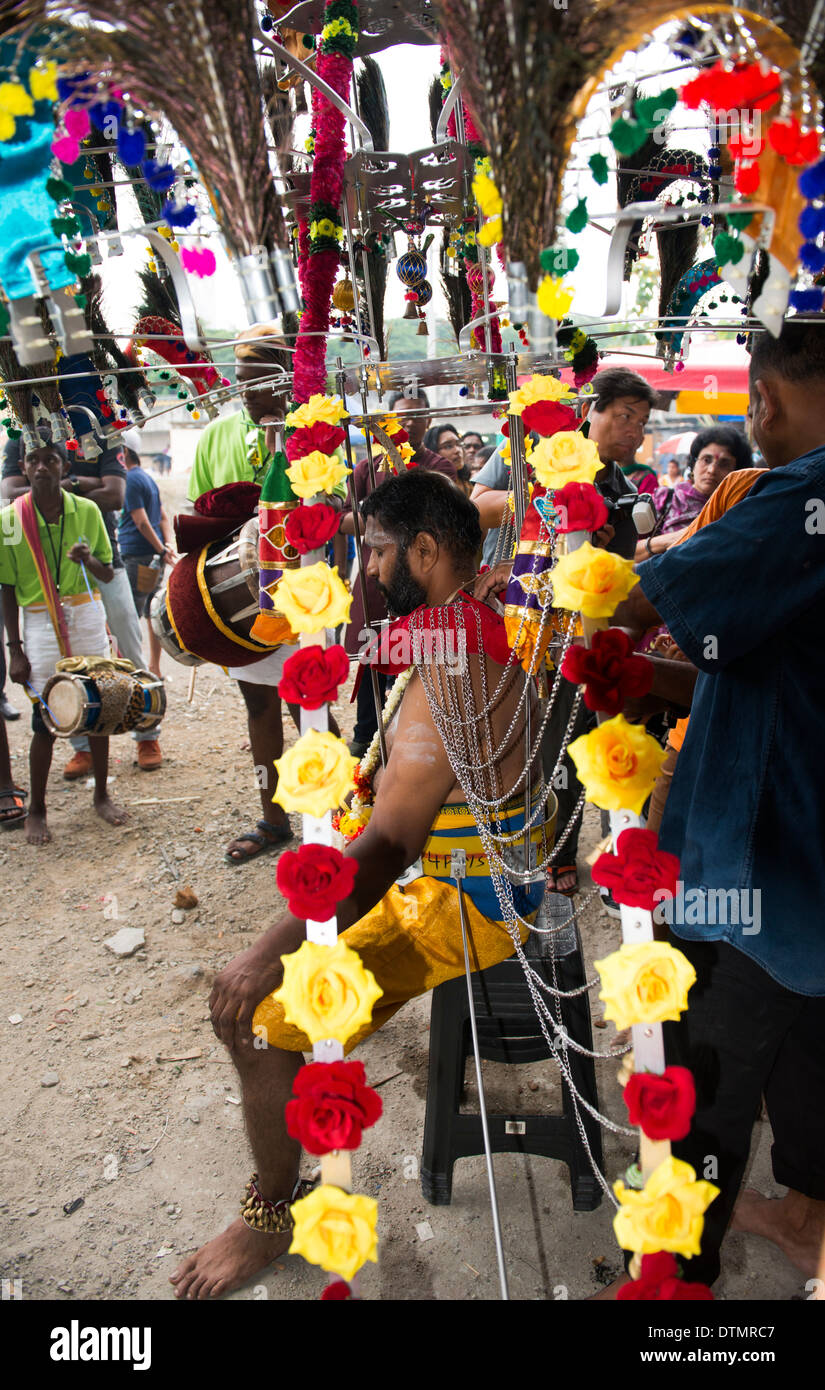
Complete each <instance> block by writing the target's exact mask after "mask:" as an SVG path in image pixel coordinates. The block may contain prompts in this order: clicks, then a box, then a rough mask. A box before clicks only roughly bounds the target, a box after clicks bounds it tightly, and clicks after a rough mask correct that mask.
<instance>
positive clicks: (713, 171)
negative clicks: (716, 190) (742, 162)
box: [708, 164, 722, 179]
mask: <svg viewBox="0 0 825 1390" xmlns="http://www.w3.org/2000/svg"><path fill="white" fill-rule="evenodd" d="M708 175H709V177H710V178H712V179H721V177H722V166H721V165H720V164H711V166H710V168H709V169H708Z"/></svg>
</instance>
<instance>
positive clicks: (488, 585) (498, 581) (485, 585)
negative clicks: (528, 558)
mask: <svg viewBox="0 0 825 1390" xmlns="http://www.w3.org/2000/svg"><path fill="white" fill-rule="evenodd" d="M512 573H513V562H512V560H501V561H499V563H498V564H497V565H496V566H495V567H494V568H493V569H491V570H486V571H485V573H484V574H479V575H478V576H477V577H476V579H475V580H474V581H473V583H472V584H471V585H470V593H471V594H472V595H473V598H477V599H478V601H479V603H484V602H485V600H486V599H487V598H489V597H490V595H491V594H497V593H498V592H499V590H500V589H506V588H507V585H508V584H509V582H510V575H511V574H512Z"/></svg>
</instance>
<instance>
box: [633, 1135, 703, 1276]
mask: <svg viewBox="0 0 825 1390" xmlns="http://www.w3.org/2000/svg"><path fill="white" fill-rule="evenodd" d="M613 1191H614V1192H615V1194H616V1196H617V1197H618V1199H619V1201H620V1202H621V1206H620V1208H619V1210H618V1212H617V1213H616V1215H615V1217H614V1218H613V1230H614V1231H615V1232H616V1239H617V1241H618V1242H619V1245H620V1246H621V1247H622V1249H623V1250H636V1251H638V1253H639V1254H640V1255H656V1254H658V1252H659V1251H660V1250H668V1251H670V1252H671V1254H673V1255H685V1256H693V1255H700V1254H701V1253H702V1252H701V1245H700V1241H701V1238H702V1228H703V1226H704V1224H705V1211H706V1209H707V1208H708V1207H709V1206H710V1204H711V1202H712V1201H713V1200H714V1199H715V1198H716V1197H717V1196H718V1195H719V1188H718V1187H714V1185H713V1183H712V1182H705V1181H704V1179H700V1180H699V1181H697V1178H696V1173H695V1171H694V1169H693V1168H691V1166H690V1164H689V1163H683V1162H682V1161H681V1159H678V1158H673V1157H672V1156H671V1157H669V1158H666V1159H665V1161H664V1163H660V1164H659V1166H658V1168H656V1169H654V1171H653V1172H652V1173H651V1175H650V1177H649V1178H648V1180H647V1182H646V1183H645V1185H644V1188H643V1190H642V1191H641V1192H635V1191H634V1190H633V1189H632V1188H628V1187H625V1185H624V1183H623V1182H616V1183H614V1184H613Z"/></svg>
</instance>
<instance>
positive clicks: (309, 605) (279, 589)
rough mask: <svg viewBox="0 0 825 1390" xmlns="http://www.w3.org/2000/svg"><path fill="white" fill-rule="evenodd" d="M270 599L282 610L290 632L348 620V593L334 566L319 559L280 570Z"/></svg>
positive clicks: (309, 629) (317, 630) (332, 624)
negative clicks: (281, 574)
mask: <svg viewBox="0 0 825 1390" xmlns="http://www.w3.org/2000/svg"><path fill="white" fill-rule="evenodd" d="M272 602H273V603H274V605H275V607H276V608H277V609H278V610H279V612H281V613H283V615H284V617H285V618H286V620H287V622H288V623H289V626H290V627H291V628H292V631H293V632H296V633H299V632H310V633H311V632H320V631H321V629H322V628H325V627H337V626H338V624H339V623H346V622H348V621H349V610H350V604H351V603H352V595H351V594H350V593H349V592H348V591H347V587H346V585H345V584H344V582H343V580H342V579H341V578H340V577H339V575H338V569H337V566H335V565H331V566H330V565H327V564H326V563H325V562H324V561H323V560H319V561H318V563H317V564H315V565H302V566H301V568H300V569H297V570H284V573H283V576H282V578H281V579H280V580H279V581H278V583H277V584H276V585H275V588H274V590H273V593H272Z"/></svg>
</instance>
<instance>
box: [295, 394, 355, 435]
mask: <svg viewBox="0 0 825 1390" xmlns="http://www.w3.org/2000/svg"><path fill="white" fill-rule="evenodd" d="M348 419H349V412H348V411H347V409H346V406H345V405H344V403H343V401H342V400H341V399H340V397H338V396H310V398H309V400H308V401H306V402H305V404H304V405H299V406H297V408H296V409H295V410H292V411H290V413H289V415H287V417H286V423H287V425H289V427H290V428H291V429H300V428H301V427H302V426H306V425H317V423H318V421H319V420H323V422H324V424H325V425H340V423H341V421H342V420H348Z"/></svg>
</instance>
